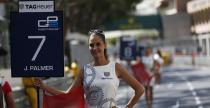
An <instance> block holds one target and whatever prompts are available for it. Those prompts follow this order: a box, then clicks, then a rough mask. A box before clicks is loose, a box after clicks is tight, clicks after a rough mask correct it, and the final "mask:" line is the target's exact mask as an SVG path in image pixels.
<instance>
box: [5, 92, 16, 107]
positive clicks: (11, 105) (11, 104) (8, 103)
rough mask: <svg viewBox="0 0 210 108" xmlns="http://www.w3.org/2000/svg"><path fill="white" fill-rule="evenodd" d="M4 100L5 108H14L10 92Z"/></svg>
mask: <svg viewBox="0 0 210 108" xmlns="http://www.w3.org/2000/svg"><path fill="white" fill-rule="evenodd" d="M5 100H6V103H7V108H16V107H15V102H14V99H13V96H12V92H9V93H7V94H5Z"/></svg>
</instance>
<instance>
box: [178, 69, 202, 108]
mask: <svg viewBox="0 0 210 108" xmlns="http://www.w3.org/2000/svg"><path fill="white" fill-rule="evenodd" d="M176 74H177V76H179V77H181V78H182V80H184V81H185V82H186V84H187V86H188V88H189V89H190V91H191V92H192V95H193V96H194V99H195V103H196V105H198V108H203V106H202V103H201V101H200V98H199V97H198V96H197V93H196V91H195V89H194V87H193V85H192V83H191V82H190V81H188V80H187V79H186V78H185V77H184V76H182V75H181V74H180V73H177V72H176Z"/></svg>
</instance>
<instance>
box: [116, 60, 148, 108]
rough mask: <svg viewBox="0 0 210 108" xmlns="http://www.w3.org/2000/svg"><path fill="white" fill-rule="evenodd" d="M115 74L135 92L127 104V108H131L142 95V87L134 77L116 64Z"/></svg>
mask: <svg viewBox="0 0 210 108" xmlns="http://www.w3.org/2000/svg"><path fill="white" fill-rule="evenodd" d="M116 72H117V75H118V76H119V77H120V78H122V79H123V80H124V81H126V82H127V83H128V84H129V85H130V86H131V87H132V88H133V89H134V90H135V94H134V96H133V97H132V98H131V99H130V101H129V102H128V104H127V108H132V107H133V106H134V105H135V104H136V103H137V102H138V100H139V98H140V97H141V96H142V95H143V93H144V87H143V86H142V85H141V84H140V83H139V82H138V81H137V80H136V79H135V78H134V77H132V76H130V75H129V74H128V71H127V70H126V69H125V68H123V67H122V66H121V65H120V64H118V63H117V64H116Z"/></svg>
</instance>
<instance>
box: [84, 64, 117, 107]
mask: <svg viewBox="0 0 210 108" xmlns="http://www.w3.org/2000/svg"><path fill="white" fill-rule="evenodd" d="M118 86H119V79H118V77H117V75H116V72H115V63H114V62H109V63H108V64H107V65H103V66H92V65H91V64H87V65H85V66H84V81H83V87H84V91H85V98H86V99H85V100H86V108H111V107H112V106H116V101H115V97H116V93H117V89H118Z"/></svg>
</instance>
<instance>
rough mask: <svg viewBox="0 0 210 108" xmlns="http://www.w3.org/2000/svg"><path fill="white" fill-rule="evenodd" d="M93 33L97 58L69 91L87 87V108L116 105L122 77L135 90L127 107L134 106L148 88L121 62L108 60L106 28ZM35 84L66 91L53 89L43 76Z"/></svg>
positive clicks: (113, 107)
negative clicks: (130, 73) (43, 79)
mask: <svg viewBox="0 0 210 108" xmlns="http://www.w3.org/2000/svg"><path fill="white" fill-rule="evenodd" d="M89 33H90V37H89V50H90V53H91V55H92V56H93V61H92V62H91V63H89V64H87V65H85V66H84V69H81V71H80V72H79V75H78V77H77V79H76V81H75V82H74V83H73V84H72V86H71V87H70V88H69V89H68V91H67V92H69V91H71V90H72V89H74V88H78V87H80V86H83V88H84V93H85V100H86V107H87V108H116V107H117V105H116V100H115V96H116V92H117V88H118V86H119V78H122V79H123V80H125V81H126V82H127V83H128V84H129V85H130V86H131V87H132V88H133V89H134V90H135V94H134V96H133V97H132V98H131V99H130V101H129V102H128V104H127V108H133V106H134V105H135V104H136V103H137V102H138V100H139V98H140V97H141V96H142V94H143V93H144V87H143V86H142V85H141V84H140V83H139V82H138V81H137V80H136V79H135V78H133V77H131V76H130V75H129V74H128V71H127V70H126V69H124V68H123V67H122V66H121V65H120V64H118V63H114V62H112V61H109V60H108V56H107V53H106V48H107V45H106V42H105V35H104V33H103V31H101V30H91V31H90V32H89ZM35 85H38V86H39V87H40V88H42V89H44V90H45V91H47V92H49V93H51V94H53V95H58V94H62V93H65V92H62V91H59V90H56V89H53V88H50V87H49V86H47V85H45V84H43V83H42V82H41V80H39V79H37V81H36V84H35ZM67 92H66V93H67Z"/></svg>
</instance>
